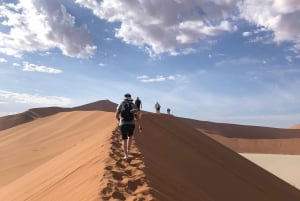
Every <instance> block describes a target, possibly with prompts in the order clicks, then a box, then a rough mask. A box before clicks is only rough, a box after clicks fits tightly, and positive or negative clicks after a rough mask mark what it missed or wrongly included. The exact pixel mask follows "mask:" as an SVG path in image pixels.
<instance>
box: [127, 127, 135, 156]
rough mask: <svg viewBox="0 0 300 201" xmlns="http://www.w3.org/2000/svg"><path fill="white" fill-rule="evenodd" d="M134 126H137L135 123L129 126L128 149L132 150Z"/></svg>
mask: <svg viewBox="0 0 300 201" xmlns="http://www.w3.org/2000/svg"><path fill="white" fill-rule="evenodd" d="M134 128H135V125H134V124H133V125H129V127H128V138H129V139H128V146H127V149H128V151H130V150H131V145H132V139H133V133H134ZM127 153H128V152H127Z"/></svg>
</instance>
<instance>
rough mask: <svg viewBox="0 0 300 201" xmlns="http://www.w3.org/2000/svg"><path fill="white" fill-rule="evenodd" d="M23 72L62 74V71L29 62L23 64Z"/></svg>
mask: <svg viewBox="0 0 300 201" xmlns="http://www.w3.org/2000/svg"><path fill="white" fill-rule="evenodd" d="M23 71H37V72H42V73H50V74H58V73H62V70H60V69H56V68H52V67H46V66H39V65H36V64H31V63H28V62H23Z"/></svg>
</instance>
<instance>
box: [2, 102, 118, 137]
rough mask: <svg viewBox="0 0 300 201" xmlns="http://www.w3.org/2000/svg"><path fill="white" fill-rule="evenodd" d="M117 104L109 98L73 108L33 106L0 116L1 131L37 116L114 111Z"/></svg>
mask: <svg viewBox="0 0 300 201" xmlns="http://www.w3.org/2000/svg"><path fill="white" fill-rule="evenodd" d="M116 107H117V104H116V103H113V102H111V101H109V100H100V101H96V102H93V103H89V104H86V105H81V106H77V107H73V108H62V107H42V108H32V109H29V110H27V111H25V112H22V113H19V114H13V115H8V116H4V117H0V131H1V130H4V129H8V128H11V127H14V126H16V125H19V124H23V123H27V122H30V121H32V120H35V119H37V118H42V117H46V116H49V115H53V114H57V113H59V112H71V111H93V110H95V111H96V110H98V111H107V112H114V111H115V110H116Z"/></svg>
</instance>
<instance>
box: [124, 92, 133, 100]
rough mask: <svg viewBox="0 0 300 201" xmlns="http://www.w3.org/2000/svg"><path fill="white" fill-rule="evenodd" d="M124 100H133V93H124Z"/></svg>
mask: <svg viewBox="0 0 300 201" xmlns="http://www.w3.org/2000/svg"><path fill="white" fill-rule="evenodd" d="M124 100H128V101H132V98H131V95H130V94H129V93H126V94H124Z"/></svg>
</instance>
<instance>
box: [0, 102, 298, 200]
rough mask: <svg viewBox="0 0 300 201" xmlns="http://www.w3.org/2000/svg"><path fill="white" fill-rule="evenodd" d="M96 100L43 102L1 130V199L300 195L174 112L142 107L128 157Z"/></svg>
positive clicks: (111, 114)
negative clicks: (66, 106) (61, 105)
mask: <svg viewBox="0 0 300 201" xmlns="http://www.w3.org/2000/svg"><path fill="white" fill-rule="evenodd" d="M95 103H96V104H87V105H84V106H82V107H81V108H78V107H77V108H76V110H75V109H74V111H67V112H57V111H56V109H54V111H52V110H51V109H49V108H48V109H47V110H43V109H39V111H38V112H37V114H39V115H41V116H43V118H40V117H35V116H34V118H33V120H31V121H28V122H27V123H25V122H23V123H22V124H18V125H16V126H14V127H11V128H7V129H5V130H2V131H0V159H1V160H0V200H5V201H23V200H29V201H40V200H43V201H53V200H62V201H81V200H126V201H127V200H129V201H131V200H132V201H133V200H137V201H141V200H145V201H150V200H162V201H182V200H189V201H199V200H201V201H235V200H238V201H254V200H255V201H296V200H300V191H299V190H298V189H296V188H295V187H293V186H292V185H290V184H288V183H286V182H285V181H283V180H281V179H279V178H278V177H276V176H274V175H273V174H271V173H269V172H267V171H266V170H264V169H262V168H261V167H259V166H258V165H255V164H254V163H252V162H250V161H249V160H247V159H245V158H244V157H242V156H241V155H239V154H238V153H236V152H234V151H233V150H231V149H229V148H227V147H226V146H224V145H222V144H220V143H218V142H217V141H215V140H213V139H212V138H211V137H208V136H207V135H210V134H207V133H204V132H203V131H202V130H201V129H204V130H205V131H210V130H206V129H205V128H204V127H200V130H199V129H198V130H196V129H195V126H192V125H191V124H190V123H189V122H187V121H184V120H182V118H177V117H174V116H171V115H164V114H161V115H158V114H153V113H144V114H143V116H142V119H141V123H142V127H143V131H142V133H138V132H137V131H136V132H135V140H134V144H133V149H132V154H131V155H130V157H129V159H128V160H127V161H125V160H124V159H123V152H122V149H121V147H122V144H121V137H120V131H119V130H118V128H117V122H116V119H115V116H114V112H107V111H97V110H98V108H99V107H97V104H98V103H97V102H95ZM104 103H105V104H106V103H109V102H106V101H105V102H104ZM101 104H102V106H103V102H102V103H101ZM95 105H96V106H95ZM108 106H112V105H111V104H108ZM108 106H107V105H106V106H105V109H106V110H110V109H113V111H114V110H115V106H116V105H114V106H112V107H111V108H109V107H108ZM106 107H107V108H106ZM95 110H96V111H95ZM45 111H47V112H45ZM44 112H45V113H44ZM51 113H53V114H52V115H49V114H51ZM246 128H248V127H246ZM212 129H215V130H217V131H218V130H219V129H220V128H219V127H217V125H216V127H214V128H213V127H212ZM241 131H243V130H241ZM252 131H253V132H255V129H254V130H252ZM258 132H260V131H258ZM277 135H278V134H276V136H277ZM294 135H295V134H294V133H291V134H290V136H292V137H291V138H287V139H291V140H294V137H295V136H294ZM223 137H224V136H223ZM270 140H271V138H270ZM273 140H274V139H273ZM275 140H277V138H276V139H275Z"/></svg>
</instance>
